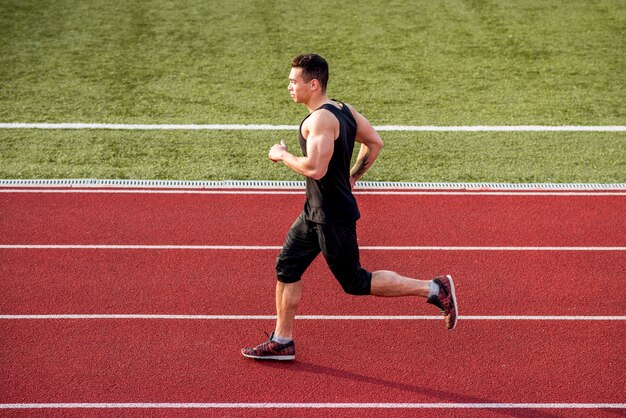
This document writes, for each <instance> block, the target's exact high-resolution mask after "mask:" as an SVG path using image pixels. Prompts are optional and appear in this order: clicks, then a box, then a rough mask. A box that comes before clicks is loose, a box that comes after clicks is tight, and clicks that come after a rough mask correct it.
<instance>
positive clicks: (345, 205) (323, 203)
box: [298, 102, 360, 224]
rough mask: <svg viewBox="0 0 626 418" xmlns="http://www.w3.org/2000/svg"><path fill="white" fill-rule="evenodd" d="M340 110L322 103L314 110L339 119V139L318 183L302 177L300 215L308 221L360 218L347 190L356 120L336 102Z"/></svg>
mask: <svg viewBox="0 0 626 418" xmlns="http://www.w3.org/2000/svg"><path fill="white" fill-rule="evenodd" d="M338 103H340V105H341V109H338V108H337V107H335V106H333V105H332V104H325V105H322V106H320V107H319V108H318V109H316V110H319V109H326V110H328V111H330V112H331V113H332V114H333V115H335V117H336V118H337V119H338V120H339V136H338V137H337V139H335V144H334V149H333V155H332V157H331V159H330V162H329V163H328V171H327V172H326V174H325V175H324V177H322V178H321V179H320V180H314V179H312V178H309V177H306V202H305V204H304V215H305V218H306V219H307V220H309V221H312V222H316V223H321V224H331V223H338V222H354V221H356V220H357V219H359V217H360V213H359V208H358V206H357V203H356V199H355V198H354V195H353V194H352V190H351V188H350V162H351V160H352V152H353V151H354V139H355V137H356V120H354V116H352V112H350V109H349V108H348V106H346V105H345V104H343V103H341V102H338ZM309 116H310V114H309V115H308V116H307V117H306V118H304V119H303V120H302V123H300V129H299V131H298V140H299V142H300V148H301V149H302V153H303V154H304V155H305V156H306V155H307V154H306V139H305V138H304V137H303V136H302V124H303V123H304V121H305V120H306V119H307V118H308V117H309Z"/></svg>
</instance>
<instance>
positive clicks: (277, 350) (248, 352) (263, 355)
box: [241, 332, 296, 360]
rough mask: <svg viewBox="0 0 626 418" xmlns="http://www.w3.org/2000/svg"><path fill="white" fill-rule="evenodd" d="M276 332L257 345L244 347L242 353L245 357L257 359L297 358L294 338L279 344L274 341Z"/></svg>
mask: <svg viewBox="0 0 626 418" xmlns="http://www.w3.org/2000/svg"><path fill="white" fill-rule="evenodd" d="M273 337H274V333H273V332H272V335H270V336H269V339H268V340H267V341H265V342H264V343H261V344H259V345H257V346H256V347H249V348H243V349H242V350H241V354H243V356H244V357H248V358H253V359H257V360H295V359H296V347H295V345H294V342H293V340H292V341H289V342H288V343H285V344H279V343H277V342H276V341H273V340H272V338H273Z"/></svg>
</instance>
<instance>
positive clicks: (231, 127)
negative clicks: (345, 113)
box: [0, 122, 626, 132]
mask: <svg viewBox="0 0 626 418" xmlns="http://www.w3.org/2000/svg"><path fill="white" fill-rule="evenodd" d="M375 128H376V130H378V131H402V132H626V126H619V125H601V126H581V125H556V126H549V125H512V126H489V125H474V126H432V125H422V126H410V125H380V126H375ZM0 129H106V130H131V131H155V130H160V131H172V130H185V131H295V130H297V129H298V126H296V125H269V124H260V125H257V124H250V125H243V124H124V123H71V122H70V123H27V122H26V123H24V122H11V123H0Z"/></svg>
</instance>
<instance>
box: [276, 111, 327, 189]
mask: <svg viewBox="0 0 626 418" xmlns="http://www.w3.org/2000/svg"><path fill="white" fill-rule="evenodd" d="M302 129H303V131H304V132H303V134H304V136H305V137H306V153H307V156H306V157H298V156H295V155H293V154H291V153H290V152H289V151H288V150H287V146H286V145H285V143H284V142H282V141H281V143H280V144H276V145H274V146H273V147H272V148H271V149H270V154H269V157H270V159H271V160H272V161H274V162H278V161H282V162H283V163H284V164H285V165H286V166H287V167H289V168H291V169H292V170H293V171H295V172H296V173H299V174H302V175H303V176H306V177H310V178H313V179H315V180H319V179H321V178H322V177H324V175H326V171H327V170H328V164H329V163H330V159H331V157H332V156H333V149H334V145H335V138H336V137H337V133H338V130H339V121H338V120H337V118H336V117H335V116H333V114H332V113H330V112H329V111H327V110H319V111H316V112H314V113H313V114H312V115H311V116H310V117H309V118H308V119H307V120H306V121H305V123H304V125H303V126H302Z"/></svg>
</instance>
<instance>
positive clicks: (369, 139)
mask: <svg viewBox="0 0 626 418" xmlns="http://www.w3.org/2000/svg"><path fill="white" fill-rule="evenodd" d="M350 110H351V111H352V115H353V116H354V119H356V122H357V131H356V141H357V142H359V143H360V144H361V148H360V149H359V154H358V155H357V158H356V162H355V163H354V166H353V167H352V169H351V170H350V184H351V185H352V187H354V184H355V183H356V182H357V180H358V179H360V178H361V177H362V176H363V174H365V172H366V171H367V170H369V168H370V167H371V166H372V164H374V161H376V158H378V154H379V153H380V150H381V149H382V147H383V141H382V139H381V138H380V135H378V132H376V130H375V129H374V127H373V126H372V124H371V123H370V122H369V121H368V120H367V118H365V116H363V115H361V114H360V113H359V112H357V111H356V110H354V109H353V108H350Z"/></svg>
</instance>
